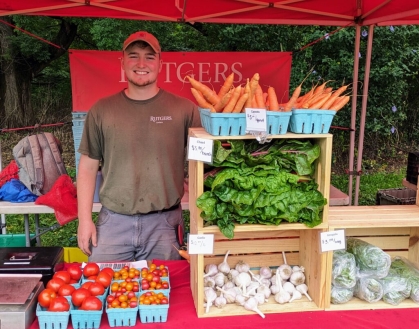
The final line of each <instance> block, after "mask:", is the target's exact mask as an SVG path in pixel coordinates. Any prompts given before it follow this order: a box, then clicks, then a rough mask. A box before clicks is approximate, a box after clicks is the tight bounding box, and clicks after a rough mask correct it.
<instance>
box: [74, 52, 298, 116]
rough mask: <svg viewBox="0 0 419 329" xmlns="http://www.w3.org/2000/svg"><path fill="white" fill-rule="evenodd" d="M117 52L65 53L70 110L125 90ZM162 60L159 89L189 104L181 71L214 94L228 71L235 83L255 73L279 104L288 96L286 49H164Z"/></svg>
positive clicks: (80, 109)
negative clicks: (70, 97) (272, 50)
mask: <svg viewBox="0 0 419 329" xmlns="http://www.w3.org/2000/svg"><path fill="white" fill-rule="evenodd" d="M121 56H122V53H121V52H120V51H97V50H74V49H73V50H71V51H70V73H71V85H72V93H73V97H72V98H73V112H87V111H88V110H89V109H90V107H91V106H92V105H93V104H94V103H95V102H96V101H97V100H98V99H100V98H102V97H105V96H108V95H111V94H114V93H116V92H118V91H120V90H122V89H124V88H126V86H127V81H126V80H125V75H124V72H123V71H122V69H121ZM162 59H163V69H162V72H161V73H160V76H159V80H158V84H159V87H160V88H163V89H165V90H167V91H171V92H173V93H175V94H178V95H181V96H184V97H186V98H189V99H191V100H192V101H194V102H195V99H194V98H193V96H192V93H191V90H190V84H189V82H188V81H187V79H185V77H186V75H191V76H193V77H194V78H195V79H196V80H198V81H201V82H202V83H204V84H206V85H208V86H210V87H212V88H213V89H214V90H216V91H217V92H218V90H219V89H220V87H221V86H222V84H223V83H224V80H225V78H226V77H227V76H228V75H229V74H230V73H231V72H234V75H235V79H234V85H235V86H237V85H239V84H242V85H245V84H246V80H247V79H251V78H252V76H253V75H254V74H255V73H259V75H260V80H259V84H260V85H261V87H262V90H263V91H266V90H267V89H268V87H269V86H272V87H274V88H275V90H276V94H277V96H278V100H279V102H280V103H282V102H286V101H287V100H288V98H289V93H290V92H289V82H290V75H291V61H292V56H291V53H290V52H163V53H162Z"/></svg>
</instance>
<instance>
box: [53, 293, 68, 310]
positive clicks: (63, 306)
mask: <svg viewBox="0 0 419 329" xmlns="http://www.w3.org/2000/svg"><path fill="white" fill-rule="evenodd" d="M68 310H70V303H69V302H68V300H67V298H65V297H62V296H58V297H56V298H53V299H52V300H51V303H50V304H49V307H48V311H50V312H67V311H68Z"/></svg>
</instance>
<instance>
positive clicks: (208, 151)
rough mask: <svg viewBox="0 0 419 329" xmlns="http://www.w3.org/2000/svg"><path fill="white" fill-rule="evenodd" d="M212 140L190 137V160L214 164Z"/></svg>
mask: <svg viewBox="0 0 419 329" xmlns="http://www.w3.org/2000/svg"><path fill="white" fill-rule="evenodd" d="M213 145H214V141H213V140H212V139H204V138H196V137H189V145H188V159H189V160H198V161H203V162H207V163H212V150H213Z"/></svg>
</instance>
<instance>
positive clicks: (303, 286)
mask: <svg viewBox="0 0 419 329" xmlns="http://www.w3.org/2000/svg"><path fill="white" fill-rule="evenodd" d="M295 289H297V290H298V291H299V292H301V293H302V294H304V295H306V297H307V298H308V300H309V301H310V302H311V301H312V299H311V297H310V296H309V295H308V293H307V292H308V287H307V285H306V284H305V283H303V284H299V285H298V286H296V287H295Z"/></svg>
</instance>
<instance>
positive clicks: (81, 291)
mask: <svg viewBox="0 0 419 329" xmlns="http://www.w3.org/2000/svg"><path fill="white" fill-rule="evenodd" d="M91 295H92V294H91V293H90V291H89V290H87V289H86V288H78V289H76V290H74V291H73V293H72V294H71V302H72V303H73V304H74V306H77V307H79V306H80V305H81V304H82V303H83V301H84V299H86V298H87V297H89V296H91Z"/></svg>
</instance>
